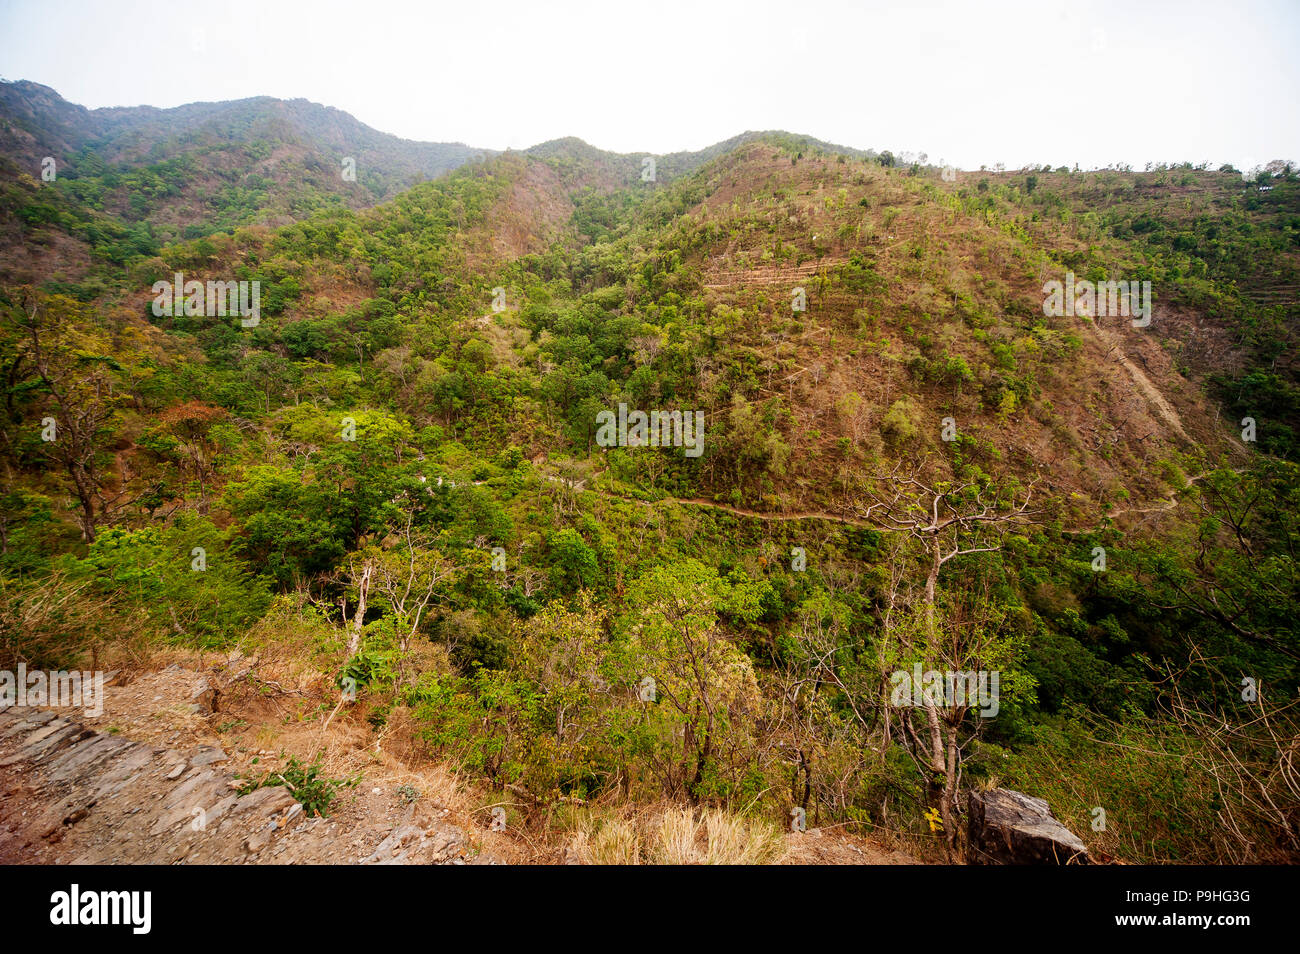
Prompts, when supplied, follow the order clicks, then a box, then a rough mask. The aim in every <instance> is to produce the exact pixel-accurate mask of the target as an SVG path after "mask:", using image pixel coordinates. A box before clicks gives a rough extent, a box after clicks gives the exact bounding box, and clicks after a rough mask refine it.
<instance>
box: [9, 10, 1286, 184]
mask: <svg viewBox="0 0 1300 954" xmlns="http://www.w3.org/2000/svg"><path fill="white" fill-rule="evenodd" d="M1298 41H1300V2H1297V0H1275V2H1265V0H1216V2H1201V0H1174V2H1168V3H1158V2H1147V3H1143V2H1139V0H1096V2H1090V0H1073V2H1062V0H1043V2H1040V3H1034V2H1030V0H1025V2H1004V3H988V4H984V3H963V2H943V0H893V2H889V3H881V2H875V0H857V2H851V0H779V2H771V0H739V2H737V0H688V2H680V0H672V2H662V0H634V2H629V0H606V2H604V3H601V2H578V0H531V2H527V0H525V2H516V0H490V2H485V0H454V2H445V0H426V2H419V0H413V2H398V0H350V2H334V0H311V2H298V0H293V2H290V0H231V2H227V3H222V2H220V0H209V2H203V3H200V2H191V0H175V2H151V0H106V2H93V0H66V2H61V0H40V2H27V0H0V76H2V77H3V78H5V79H8V80H15V79H29V80H35V81H36V82H39V83H44V84H45V85H47V86H51V87H53V88H54V89H56V90H57V91H58V92H59V93H60V94H62V95H63V96H64V98H66V99H68V100H71V101H72V102H76V103H81V104H82V105H85V106H89V107H96V106H133V105H140V104H148V105H153V106H176V105H180V104H182V103H187V102H194V101H211V100H224V99H239V98H242V97H246V96H257V95H270V96H278V97H282V98H293V97H305V98H307V99H310V100H313V101H315V102H318V103H323V104H325V105H327V106H335V107H338V108H339V109H343V110H346V111H347V112H349V113H351V114H353V115H354V116H356V117H357V118H358V119H360V120H361V121H362V122H364V123H366V124H368V125H370V126H373V127H375V128H376V129H380V130H382V131H384V132H390V133H394V134H396V135H399V136H403V137H405V138H408V139H423V140H433V141H461V142H466V143H469V144H470V145H473V146H481V147H487V148H492V149H504V148H506V147H514V148H521V147H526V146H529V145H533V144H534V143H537V142H541V141H544V140H547V139H554V138H557V137H560V136H568V135H575V136H579V137H581V138H583V139H585V140H587V141H588V142H590V143H592V144H593V145H596V146H599V147H601V148H605V149H612V150H615V151H619V152H633V151H649V152H670V151H674V150H678V149H699V148H702V147H704V146H707V145H710V144H711V143H714V142H717V141H719V140H722V139H726V138H728V137H730V136H732V135H735V134H736V133H739V132H742V131H744V130H746V129H787V130H790V131H792V132H800V133H808V134H810V135H813V136H816V137H818V138H820V139H825V140H829V141H831V142H836V143H842V144H844V145H849V146H857V147H859V148H876V149H891V150H893V151H894V152H895V153H900V152H903V151H912V152H925V153H928V155H929V159H930V161H931V162H936V163H937V162H940V161H946V162H950V163H952V164H954V165H957V166H960V167H963V168H975V167H978V166H979V165H981V164H987V165H989V166H992V165H993V164H994V163H996V162H1005V163H1006V164H1007V166H1008V167H1013V168H1018V167H1019V166H1021V165H1024V164H1026V163H1029V162H1038V163H1043V162H1050V163H1052V164H1053V165H1060V164H1070V165H1073V164H1075V163H1076V162H1077V163H1078V164H1079V165H1081V166H1083V167H1085V168H1092V167H1097V166H1104V165H1107V164H1109V163H1112V162H1119V161H1122V162H1128V163H1131V164H1133V165H1134V167H1135V168H1141V167H1142V165H1143V164H1144V163H1146V162H1148V161H1183V160H1189V161H1192V162H1200V161H1203V160H1209V161H1211V162H1213V163H1214V164H1215V165H1218V164H1219V163H1221V162H1232V163H1234V164H1235V165H1237V166H1238V167H1243V166H1250V165H1255V164H1257V163H1262V162H1266V161H1268V160H1270V159H1276V158H1286V159H1295V160H1300V123H1298V122H1297V105H1296V94H1297V91H1300V65H1298V64H1300V56H1297V50H1298V49H1300V43H1298Z"/></svg>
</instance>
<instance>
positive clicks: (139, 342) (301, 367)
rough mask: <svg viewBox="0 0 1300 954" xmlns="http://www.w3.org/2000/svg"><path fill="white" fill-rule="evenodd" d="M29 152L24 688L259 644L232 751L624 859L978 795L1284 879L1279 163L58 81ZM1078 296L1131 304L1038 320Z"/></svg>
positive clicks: (911, 837)
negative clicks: (503, 136)
mask: <svg viewBox="0 0 1300 954" xmlns="http://www.w3.org/2000/svg"><path fill="white" fill-rule="evenodd" d="M0 152H2V153H3V157H0V176H2V177H0V183H2V185H0V188H3V193H2V194H0V241H3V243H4V254H3V259H4V265H3V268H2V269H0V279H2V281H3V288H2V289H0V295H2V298H0V310H2V314H0V386H2V387H3V393H4V408H3V413H0V460H2V463H0V657H3V658H0V665H4V666H10V667H12V666H13V665H16V664H17V663H18V662H23V663H25V664H26V665H27V666H29V667H44V668H56V669H57V668H61V667H62V668H68V667H73V666H81V667H83V668H91V666H92V663H93V665H94V666H95V667H97V668H112V669H115V670H118V669H121V670H133V669H139V670H147V669H149V668H150V667H151V666H154V667H155V668H156V665H157V664H160V663H161V661H162V660H167V661H176V660H182V661H184V663H185V665H190V666H195V667H199V668H201V667H203V666H206V665H211V664H212V661H213V660H216V659H226V658H228V657H230V656H231V654H233V653H235V652H236V651H238V653H240V654H242V656H243V657H244V658H257V659H261V660H263V661H264V663H265V666H266V667H267V668H266V669H265V670H264V671H261V672H260V675H259V673H258V672H257V671H254V672H251V673H249V674H246V676H247V679H249V680H256V682H255V683H254V682H249V683H248V685H254V688H255V690H256V691H255V692H254V693H253V696H254V697H255V698H254V702H252V703H247V705H248V707H249V708H248V709H247V711H243V710H236V711H231V712H227V713H223V714H216V713H214V714H213V715H212V718H211V723H212V726H213V728H214V730H215V731H216V732H218V733H219V734H220V735H221V738H222V741H223V743H224V744H225V745H227V746H230V747H233V748H236V749H240V750H241V751H242V750H243V749H247V750H248V751H250V752H254V751H260V750H272V749H275V748H276V747H277V745H280V742H279V739H280V735H279V733H287V732H289V731H290V730H289V729H286V728H280V727H278V726H281V725H283V726H290V725H307V726H309V727H310V730H311V733H312V738H313V740H315V739H316V738H317V737H318V736H320V737H324V736H325V735H326V734H327V733H330V732H338V731H340V729H339V727H340V726H344V727H346V730H347V731H349V732H351V733H352V734H351V735H350V736H349V737H348V738H349V739H350V742H349V744H350V745H353V746H354V748H356V749H357V750H358V751H365V750H367V749H368V748H370V747H373V748H374V750H375V751H378V749H379V747H380V744H381V742H382V745H383V747H384V749H385V751H389V752H394V751H400V753H401V757H402V758H403V760H404V764H407V765H410V766H413V767H417V768H418V767H419V766H428V765H440V766H444V767H447V768H448V769H450V770H453V771H455V772H457V773H459V776H460V777H461V778H462V779H464V780H465V784H467V785H471V786H477V788H475V791H476V792H477V793H479V794H478V795H476V797H479V798H480V800H481V803H482V804H483V805H489V804H498V803H500V802H501V799H496V800H495V801H494V797H495V796H494V793H495V794H497V795H502V796H503V797H504V798H505V800H507V801H509V803H510V805H511V807H510V809H509V817H510V825H511V828H512V829H514V828H516V827H517V828H519V829H520V830H523V831H527V832H528V833H529V837H530V838H531V839H535V840H538V841H540V842H543V843H569V841H570V840H571V839H578V840H579V841H580V842H581V844H582V845H583V846H585V847H584V848H583V850H584V851H585V852H587V857H591V858H595V859H596V860H611V859H613V860H620V859H625V858H626V857H628V855H629V853H630V854H631V855H633V856H634V855H636V853H637V851H638V850H642V851H643V853H644V852H648V851H649V849H648V848H644V849H638V848H636V847H635V844H636V838H637V837H639V836H638V835H637V834H636V830H635V829H636V826H635V825H634V824H633V821H631V820H629V819H634V818H635V816H636V814H637V812H639V811H643V810H646V807H647V806H656V807H657V809H658V810H663V809H664V806H669V807H671V806H682V805H696V806H701V807H703V808H707V809H710V810H714V809H716V810H718V812H719V813H720V814H718V815H717V816H716V817H717V818H723V817H726V818H729V819H733V820H737V819H739V821H736V822H735V823H736V824H737V825H739V826H741V829H742V831H743V832H744V837H745V838H746V839H748V843H749V844H751V845H756V846H757V847H756V848H755V849H754V857H755V858H758V859H762V858H765V857H766V856H767V854H770V852H769V849H768V847H766V846H767V845H768V842H767V841H764V839H765V838H767V835H765V834H764V833H765V832H770V831H771V830H773V829H775V828H776V827H778V826H780V827H788V826H789V819H790V818H791V812H792V810H795V811H796V814H797V810H799V809H802V811H803V813H805V814H806V818H807V823H808V826H809V827H812V826H814V825H824V826H843V827H844V828H845V829H846V830H847V831H850V832H853V833H857V834H862V835H869V836H872V837H877V838H880V839H885V840H886V841H887V842H888V843H889V844H892V845H899V846H904V847H906V849H907V850H908V851H910V852H911V853H912V854H914V855H916V856H918V857H922V858H931V859H948V860H952V859H954V858H959V857H962V853H963V851H964V848H965V846H964V844H963V832H964V830H965V824H966V822H965V813H966V811H967V803H968V798H969V793H970V792H971V791H972V790H978V789H982V788H989V787H995V786H1005V787H1009V788H1013V789H1016V790H1018V791H1021V792H1024V793H1027V794H1030V795H1034V796H1039V797H1042V798H1045V799H1046V800H1047V801H1048V803H1049V804H1050V805H1051V807H1052V810H1053V811H1054V812H1055V813H1056V815H1057V816H1058V817H1059V818H1060V819H1061V820H1062V821H1063V822H1064V823H1065V824H1066V825H1067V826H1068V827H1069V828H1070V829H1071V830H1072V831H1074V832H1076V833H1078V835H1079V836H1080V837H1081V838H1082V839H1083V841H1084V842H1085V843H1086V844H1087V846H1088V848H1089V850H1090V852H1091V853H1092V854H1093V855H1094V857H1096V858H1099V859H1106V858H1118V859H1123V860H1126V861H1134V862H1187V863H1209V862H1247V861H1260V860H1264V861H1283V860H1295V859H1296V857H1297V855H1300V827H1297V826H1300V776H1297V774H1296V767H1295V760H1296V758H1297V755H1300V749H1298V746H1300V742H1298V741H1297V740H1298V739H1300V719H1297V712H1296V708H1295V707H1296V700H1297V680H1298V679H1300V629H1298V626H1300V624H1298V623H1297V620H1298V619H1300V569H1298V566H1297V558H1298V557H1300V553H1298V552H1297V549H1298V548H1300V517H1298V516H1297V514H1298V513H1300V463H1298V461H1300V391H1298V390H1297V389H1298V387H1300V385H1298V383H1297V365H1296V357H1295V356H1296V327H1297V325H1296V321H1297V317H1300V316H1298V314H1297V311H1298V308H1300V295H1298V293H1297V289H1300V177H1298V176H1297V169H1296V167H1295V166H1294V165H1288V164H1284V163H1281V164H1276V165H1274V166H1271V167H1269V168H1266V169H1264V170H1258V171H1257V172H1256V174H1254V175H1250V176H1243V175H1242V174H1241V173H1240V172H1238V171H1237V170H1233V169H1229V168H1223V169H1218V170H1212V169H1207V168H1194V167H1192V166H1191V165H1186V166H1177V167H1161V168H1155V169H1150V170H1144V171H1131V170H1128V169H1108V170H1097V171H1089V172H1084V171H1078V170H1075V171H1071V170H1068V169H1065V168H1059V169H1055V170H1053V169H1051V168H1047V167H1043V168H1031V169H1026V170H1021V171H1019V172H1006V171H996V172H995V171H960V172H955V171H949V170H943V169H940V168H938V167H935V166H930V165H925V164H923V163H922V162H921V161H919V160H918V161H916V162H904V161H902V160H901V159H896V158H895V156H894V155H893V154H892V153H890V152H888V151H885V150H881V151H879V152H877V151H875V150H870V151H868V150H856V149H848V148H844V147H837V146H833V145H831V144H829V143H824V142H820V141H817V140H813V139H810V138H808V137H804V136H798V135H792V134H788V133H777V132H769V133H747V134H744V135H742V136H738V137H736V138H734V139H730V140H727V141H725V142H723V143H720V144H719V145H718V146H716V147H711V148H710V149H706V150H703V151H701V152H698V153H681V154H676V155H672V156H657V157H656V156H650V155H649V154H645V155H641V154H635V155H616V154H612V153H607V152H603V151H601V150H599V149H595V148H593V147H591V146H588V145H587V144H585V143H583V142H581V141H579V140H574V139H557V140H555V141H553V142H549V143H546V144H543V145H541V146H537V147H534V148H532V149H529V150H526V151H523V152H509V153H505V154H498V155H492V154H490V153H489V151H487V150H478V149H471V148H469V147H464V146H458V145H457V146H446V145H438V146H435V145H430V144H416V143H407V142H404V141H401V140H397V139H395V138H393V137H387V136H383V135H382V134H379V133H375V132H374V131H373V130H369V129H368V128H366V127H364V126H362V125H361V124H359V123H357V122H356V121H355V120H352V119H351V117H348V116H346V114H342V113H339V112H337V111H335V110H325V109H324V108H323V107H317V106H314V105H311V104H306V103H303V102H301V101H294V102H289V103H285V102H282V101H276V100H270V99H265V100H263V99H258V100H245V101H241V102H237V103H222V104H196V105H193V106H188V107H182V108H181V109H179V110H167V111H159V110H151V109H146V108H141V109H138V110H96V111H85V110H81V109H80V107H73V106H71V105H70V104H67V103H65V102H64V101H63V100H61V99H60V98H58V97H57V94H54V93H53V91H49V90H45V89H44V88H43V87H37V86H35V84H29V83H27V84H24V83H19V84H5V85H4V86H3V87H0ZM45 156H53V157H55V159H56V163H57V178H55V179H53V180H52V181H50V180H45V179H42V177H41V168H42V166H41V163H42V159H43V158H44V157H45ZM341 156H354V157H357V165H356V168H357V176H356V181H348V180H346V179H344V178H342V177H341V176H340V171H339V165H340V157H341ZM647 160H649V162H647ZM417 180H423V181H417ZM178 273H179V274H180V276H182V277H181V278H179V279H176V278H175V277H176V276H177V274H178ZM1067 274H1070V275H1073V276H1075V277H1077V278H1078V279H1080V280H1084V281H1088V282H1092V283H1105V282H1108V281H1123V282H1135V283H1142V282H1149V283H1150V289H1151V298H1150V302H1149V303H1153V305H1152V309H1151V315H1150V320H1149V323H1147V324H1145V325H1144V324H1142V323H1141V322H1140V321H1137V320H1129V317H1127V316H1125V317H1115V316H1112V315H1106V314H1103V313H1100V309H1098V310H1097V311H1096V312H1090V311H1088V310H1087V309H1078V310H1076V311H1075V312H1074V313H1071V314H1065V315H1048V314H1045V308H1044V301H1045V294H1044V285H1045V283H1047V282H1050V281H1053V280H1056V281H1065V280H1066V277H1067ZM174 279H175V280H176V281H178V282H180V283H182V284H183V283H184V282H185V281H191V280H198V281H199V282H203V283H208V282H249V283H251V282H257V283H259V284H258V288H259V289H260V310H259V311H258V313H257V314H256V315H255V316H254V319H255V320H251V321H250V320H248V319H247V317H245V320H243V321H241V320H240V317H238V316H234V315H225V314H221V315H212V314H210V313H208V312H207V311H205V310H204V309H203V307H201V306H200V307H199V308H197V309H186V308H183V307H180V308H172V307H171V306H170V305H168V306H167V307H166V308H159V307H157V305H156V302H157V300H158V296H159V291H158V285H157V284H156V283H163V284H164V285H169V284H170V283H172V282H173V280H174ZM185 294H186V295H188V294H189V292H188V291H186V292H185ZM187 311H188V313H187ZM241 314H242V313H241ZM621 405H625V407H624V408H623V412H622V414H623V417H624V419H625V420H626V419H627V413H628V409H631V410H632V411H636V410H638V409H639V410H643V411H646V412H650V411H651V410H659V411H663V412H673V411H676V412H682V413H685V412H692V413H695V414H698V415H699V417H696V418H693V419H687V420H688V421H689V420H695V421H697V422H698V421H699V420H700V419H701V418H702V422H703V423H702V424H700V425H698V426H699V428H700V430H698V432H697V434H696V436H697V437H699V440H700V446H699V453H698V456H696V455H695V454H693V453H688V452H687V451H688V450H690V448H689V446H683V440H682V439H681V434H682V431H681V428H680V427H679V428H678V431H677V438H678V439H676V440H675V441H671V442H670V441H668V440H667V439H665V440H664V441H662V444H664V445H665V446H647V445H649V444H650V443H651V442H650V441H642V442H641V446H637V445H638V441H637V439H636V436H635V433H634V429H633V430H629V431H627V432H626V434H625V435H624V436H626V438H627V439H622V437H621V438H620V440H618V441H616V442H613V445H614V446H611V441H610V440H607V439H606V438H607V437H608V432H602V422H603V421H607V420H609V418H608V417H603V416H602V415H603V414H605V413H606V412H614V416H617V415H619V413H620V406H621ZM1246 419H1249V421H1250V425H1249V426H1247V425H1246V423H1245V420H1246ZM678 424H679V425H680V419H679V421H678ZM688 428H689V424H688ZM668 433H669V430H668V429H666V430H665V431H664V432H663V434H664V435H667V434H668ZM658 436H659V435H658V434H656V437H658ZM653 443H654V444H655V445H659V444H660V443H661V442H660V441H658V440H655V441H654V442H653ZM670 444H671V445H673V446H667V445H670ZM686 444H689V432H688V439H687V441H686ZM914 666H919V667H920V670H944V671H970V672H975V671H979V672H984V673H988V672H994V673H996V674H998V676H999V680H1000V681H999V683H998V685H999V687H1000V689H999V695H998V696H997V697H996V705H995V706H994V707H993V708H994V709H995V711H994V712H992V713H991V714H990V713H989V712H988V711H983V712H982V711H981V709H980V708H979V707H978V706H976V705H974V704H970V705H947V706H942V705H934V704H921V705H915V704H913V703H912V700H911V697H910V695H909V696H908V697H907V698H903V699H900V697H899V695H898V692H897V689H896V687H897V684H898V683H897V679H896V674H898V673H900V672H903V673H910V672H912V671H913V667H914ZM920 670H917V671H918V672H919V671H920ZM259 705H260V706H261V708H258V706H259ZM272 705H274V707H275V708H274V713H273V717H272V715H268V713H271V712H272V708H271V707H272ZM259 719H260V721H259ZM281 719H283V722H282V723H281V722H280V721H279V720H281ZM289 748H290V749H291V748H292V747H289ZM286 751H287V750H286ZM302 754H304V755H305V754H311V753H302ZM294 765H295V770H301V768H302V766H301V765H298V764H297V763H296V762H295V763H294ZM265 768H266V767H265V766H262V767H261V768H259V769H258V771H263V770H265ZM318 768H321V770H322V771H327V767H321V766H318ZM1099 810H1100V813H1099ZM710 824H712V823H710ZM719 824H721V822H719ZM710 837H712V836H710ZM629 845H631V846H633V847H629Z"/></svg>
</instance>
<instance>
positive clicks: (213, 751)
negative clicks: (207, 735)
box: [190, 745, 230, 768]
mask: <svg viewBox="0 0 1300 954" xmlns="http://www.w3.org/2000/svg"><path fill="white" fill-rule="evenodd" d="M229 761H230V759H229V757H228V756H227V755H226V753H225V752H223V751H221V749H219V748H217V747H216V746H213V745H205V746H202V747H201V748H200V749H199V750H198V752H197V753H195V755H194V757H193V758H191V759H190V765H192V766H194V767H195V768H197V767H198V766H200V765H212V764H213V763H214V762H229Z"/></svg>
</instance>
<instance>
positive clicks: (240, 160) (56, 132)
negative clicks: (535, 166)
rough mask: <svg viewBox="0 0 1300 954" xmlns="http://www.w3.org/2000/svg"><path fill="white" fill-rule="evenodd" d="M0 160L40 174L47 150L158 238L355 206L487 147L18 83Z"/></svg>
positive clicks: (350, 124)
mask: <svg viewBox="0 0 1300 954" xmlns="http://www.w3.org/2000/svg"><path fill="white" fill-rule="evenodd" d="M0 155H2V156H3V157H5V158H6V159H8V160H9V161H10V164H7V165H6V170H5V171H6V178H12V177H13V176H14V175H16V174H17V173H19V172H25V173H27V174H28V175H31V176H34V177H37V178H39V177H40V174H41V169H42V161H43V160H44V159H45V157H52V158H53V159H54V160H55V166H56V170H57V174H58V176H59V178H60V179H61V180H63V181H66V182H69V183H70V187H71V189H72V190H74V191H75V192H76V194H77V196H78V198H79V199H80V200H81V201H83V202H84V203H86V204H87V205H89V206H91V207H93V208H96V209H99V210H103V211H106V212H110V213H112V214H113V215H115V216H117V217H118V218H120V219H121V220H122V221H124V222H127V223H137V222H138V223H145V224H147V225H148V226H150V227H151V231H152V232H153V234H154V235H155V237H156V238H157V239H158V240H159V241H160V242H166V241H169V240H170V239H172V238H174V237H188V238H196V237H198V236H199V235H204V234H208V233H209V232H212V231H219V230H228V229H231V228H233V227H235V226H239V225H247V224H253V223H263V224H270V225H275V224H283V223H284V222H288V221H291V220H292V219H295V218H301V217H302V216H303V215H306V214H309V213H310V212H312V211H316V210H319V209H322V208H327V207H331V206H342V207H347V208H354V209H355V208H363V207H366V206H369V205H373V204H375V203H376V202H379V201H383V200H384V199H388V198H391V197H392V196H394V195H396V194H397V193H398V192H399V191H401V190H402V189H405V188H407V187H409V186H410V185H412V184H413V183H415V182H418V181H420V180H422V179H428V178H434V177H436V176H439V175H442V174H443V173H445V172H447V171H449V170H451V169H454V168H456V167H457V166H459V165H461V164H463V163H465V162H468V161H471V160H474V159H479V158H482V157H484V156H487V155H491V150H483V149H474V148H471V147H469V146H465V145H463V144H461V143H425V142H412V141H410V140H405V139H399V138H397V137H396V136H391V135H388V134H387V133H381V132H378V131H376V130H374V129H371V128H370V127H369V126H366V125H365V124H363V123H360V122H358V121H357V120H356V119H354V118H353V117H352V116H350V115H348V114H347V113H344V112H342V111H340V110H337V109H331V108H328V107H325V106H320V105H317V104H316V103H310V102H308V101H307V100H303V99H295V100H280V99H273V98H271V97H268V96H262V97H256V98H253V99H244V100H235V101H232V102H223V103H191V104H189V105H186V106H179V107H176V108H174V109H155V108H153V107H149V106H139V107H131V108H104V109H94V110H88V109H85V108H84V107H81V106H76V105H74V104H71V103H68V102H66V101H65V100H64V99H63V98H62V97H60V96H59V95H58V93H56V92H55V91H54V90H52V89H49V88H48V87H45V86H41V85H39V84H36V83H31V82H27V81H17V82H12V83H3V84H0ZM345 160H351V161H352V162H351V165H350V166H349V167H347V171H348V173H349V174H350V175H352V174H354V178H352V179H349V178H345V175H344V172H345V164H344V161H345Z"/></svg>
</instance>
